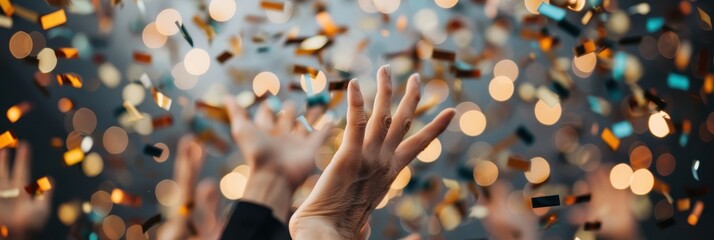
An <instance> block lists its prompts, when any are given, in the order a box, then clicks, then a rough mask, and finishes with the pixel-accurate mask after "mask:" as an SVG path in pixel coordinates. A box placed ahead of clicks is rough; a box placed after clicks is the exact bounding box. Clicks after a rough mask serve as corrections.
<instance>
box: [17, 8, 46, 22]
mask: <svg viewBox="0 0 714 240" xmlns="http://www.w3.org/2000/svg"><path fill="white" fill-rule="evenodd" d="M12 6H13V7H14V8H15V15H17V16H18V17H20V18H22V19H25V20H27V21H29V22H31V23H36V22H37V19H39V18H40V15H39V14H37V12H35V11H32V10H30V9H27V8H24V7H22V6H19V5H16V4H13V5H12Z"/></svg>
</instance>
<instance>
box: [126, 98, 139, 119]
mask: <svg viewBox="0 0 714 240" xmlns="http://www.w3.org/2000/svg"><path fill="white" fill-rule="evenodd" d="M123 106H124V109H126V112H127V113H129V116H131V119H130V120H129V121H137V120H141V119H144V115H142V114H141V113H140V112H139V110H137V109H136V107H135V106H134V105H133V104H131V102H129V101H124V104H123Z"/></svg>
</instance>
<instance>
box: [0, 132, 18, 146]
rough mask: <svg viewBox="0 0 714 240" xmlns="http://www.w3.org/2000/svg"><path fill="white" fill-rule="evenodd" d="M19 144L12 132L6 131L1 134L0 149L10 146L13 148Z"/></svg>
mask: <svg viewBox="0 0 714 240" xmlns="http://www.w3.org/2000/svg"><path fill="white" fill-rule="evenodd" d="M16 143H17V137H15V135H14V134H12V132H10V130H8V131H5V132H4V133H2V134H0V149H3V148H5V147H8V146H13V145H15V144H16Z"/></svg>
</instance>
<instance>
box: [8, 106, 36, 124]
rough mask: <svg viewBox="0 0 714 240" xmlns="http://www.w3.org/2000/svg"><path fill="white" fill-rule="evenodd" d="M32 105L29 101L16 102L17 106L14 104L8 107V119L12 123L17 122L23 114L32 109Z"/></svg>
mask: <svg viewBox="0 0 714 240" xmlns="http://www.w3.org/2000/svg"><path fill="white" fill-rule="evenodd" d="M31 107H32V105H30V103H29V102H21V103H18V104H16V105H15V106H12V107H10V108H8V109H7V114H6V115H7V120H9V121H10V122H11V123H15V122H17V121H18V120H20V118H21V117H22V115H24V114H25V113H27V112H29V111H30V108H31Z"/></svg>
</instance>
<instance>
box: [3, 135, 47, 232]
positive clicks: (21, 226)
mask: <svg viewBox="0 0 714 240" xmlns="http://www.w3.org/2000/svg"><path fill="white" fill-rule="evenodd" d="M9 157H10V151H9V150H8V149H1V150H0V193H1V194H0V236H2V237H7V238H9V239H29V238H31V235H32V232H33V231H38V230H41V229H42V227H43V226H44V225H45V223H46V222H47V218H48V217H49V214H50V203H51V202H52V190H49V191H45V192H43V193H41V194H40V195H36V196H32V195H30V194H29V193H28V192H27V191H26V190H25V186H28V185H29V184H30V166H31V165H30V162H31V156H30V145H29V144H28V143H26V142H20V143H18V144H17V151H16V152H15V161H14V164H13V166H12V173H11V171H10V162H9V161H10V160H9Z"/></svg>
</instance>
